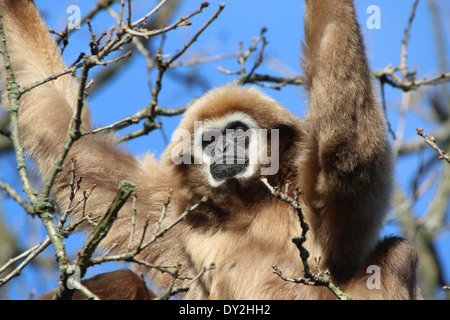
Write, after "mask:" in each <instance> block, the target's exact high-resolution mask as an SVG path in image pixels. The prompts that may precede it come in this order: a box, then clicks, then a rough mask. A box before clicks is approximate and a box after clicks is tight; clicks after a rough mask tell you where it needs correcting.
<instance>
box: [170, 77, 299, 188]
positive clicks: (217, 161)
mask: <svg viewBox="0 0 450 320" xmlns="http://www.w3.org/2000/svg"><path fill="white" fill-rule="evenodd" d="M298 121H299V119H298V118H296V117H295V116H293V115H292V114H290V113H289V112H288V111H287V110H286V109H285V108H284V107H282V106H281V105H280V104H279V103H278V102H276V101H275V100H273V99H271V98H269V97H267V96H265V95H264V94H262V93H261V92H260V91H259V90H257V89H255V88H247V87H241V86H233V85H228V86H224V87H221V88H217V89H214V90H212V91H210V92H208V93H207V94H205V95H204V96H203V97H201V98H199V99H198V100H197V101H196V102H195V103H194V104H193V105H192V106H191V107H190V108H189V109H188V110H187V111H186V113H185V115H184V118H183V120H182V121H181V123H180V125H179V127H178V129H177V130H176V131H175V133H174V135H173V136H172V142H171V143H170V145H169V147H168V149H167V150H166V153H165V159H166V161H167V159H168V158H169V157H170V160H169V161H170V162H171V163H172V164H175V165H177V166H178V170H179V172H180V173H181V174H182V179H183V180H184V182H188V183H189V184H190V185H193V186H194V185H199V184H208V185H209V186H210V187H213V188H216V187H219V186H221V185H223V184H225V183H226V182H227V181H238V182H244V181H248V180H249V179H250V178H252V177H259V176H261V175H263V176H267V175H275V174H277V173H278V170H279V164H280V152H281V151H282V149H283V148H284V147H285V146H286V143H285V141H284V142H283V141H281V140H282V139H286V132H284V131H286V130H285V129H286V128H291V127H299V123H298ZM280 128H283V130H281V129H280ZM281 131H283V132H284V133H283V132H281ZM294 131H295V130H294ZM292 137H294V135H293V136H292Z"/></svg>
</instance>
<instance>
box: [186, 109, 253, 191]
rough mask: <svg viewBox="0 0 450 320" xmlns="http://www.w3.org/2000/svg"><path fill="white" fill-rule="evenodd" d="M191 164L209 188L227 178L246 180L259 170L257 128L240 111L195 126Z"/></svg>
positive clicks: (247, 116) (251, 120) (250, 118)
mask: <svg viewBox="0 0 450 320" xmlns="http://www.w3.org/2000/svg"><path fill="white" fill-rule="evenodd" d="M195 129H196V130H195V131H194V143H193V145H192V147H193V150H194V161H195V163H199V164H200V165H201V168H202V169H201V170H202V172H203V174H204V176H205V177H207V179H208V182H209V184H210V185H211V186H212V187H218V186H219V185H221V184H223V183H224V182H225V181H227V180H230V179H237V180H245V179H248V178H250V177H252V176H254V175H255V171H256V169H257V168H258V167H259V154H258V150H259V148H258V147H259V141H258V131H259V129H260V128H259V127H258V125H257V123H256V121H255V120H254V119H252V117H250V116H249V115H248V114H245V113H243V112H234V113H231V114H228V115H225V116H222V117H221V118H217V119H206V120H204V121H202V122H197V123H196V128H195Z"/></svg>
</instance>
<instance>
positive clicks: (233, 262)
mask: <svg viewBox="0 0 450 320" xmlns="http://www.w3.org/2000/svg"><path fill="white" fill-rule="evenodd" d="M277 209H278V210H275V208H274V207H272V208H270V207H268V208H266V209H265V210H261V211H260V212H258V213H257V214H256V215H255V219H254V220H253V222H252V223H251V225H250V226H249V227H248V228H247V229H246V230H245V231H244V230H243V229H236V230H234V229H219V230H217V231H215V232H213V231H201V232H200V231H196V230H195V228H194V229H193V230H192V232H191V233H190V234H189V235H188V237H187V239H186V247H185V248H186V250H187V251H188V252H187V253H188V255H189V257H190V259H191V263H192V266H193V267H194V269H195V270H196V272H200V271H201V270H202V269H203V268H206V267H209V266H210V265H212V264H214V266H215V268H214V270H211V271H208V272H206V273H205V274H204V275H203V276H202V278H201V281H202V283H203V285H204V286H205V288H206V290H207V291H208V292H211V293H213V294H214V296H210V298H212V299H239V297H253V298H255V299H262V298H265V297H267V296H266V294H267V293H266V292H265V291H267V288H269V287H271V288H273V287H274V285H273V283H275V284H279V285H280V286H283V285H285V282H284V281H283V280H281V279H280V278H278V276H277V275H275V274H274V273H273V266H274V265H278V266H279V267H280V268H282V269H283V270H284V271H286V272H288V273H289V274H301V270H302V269H301V268H302V267H301V261H300V258H299V252H298V249H297V248H296V247H295V245H294V244H293V243H292V240H291V239H292V237H294V236H298V235H300V234H301V230H300V226H299V224H298V218H297V219H296V217H295V216H294V214H292V212H286V211H285V210H283V211H280V210H279V208H277ZM272 282H273V283H272ZM280 290H281V289H280Z"/></svg>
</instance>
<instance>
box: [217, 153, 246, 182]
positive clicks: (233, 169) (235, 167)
mask: <svg viewBox="0 0 450 320" xmlns="http://www.w3.org/2000/svg"><path fill="white" fill-rule="evenodd" d="M247 166H248V160H247V159H245V158H236V157H234V158H226V157H223V158H222V159H219V160H217V161H214V162H213V163H212V164H211V165H210V168H209V170H210V172H211V175H212V176H213V178H214V179H216V180H224V179H226V178H232V177H234V176H236V175H238V174H239V173H242V172H244V171H245V169H246V168H247Z"/></svg>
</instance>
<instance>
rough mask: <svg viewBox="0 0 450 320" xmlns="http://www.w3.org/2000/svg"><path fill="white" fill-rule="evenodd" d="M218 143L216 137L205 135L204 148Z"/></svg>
mask: <svg viewBox="0 0 450 320" xmlns="http://www.w3.org/2000/svg"><path fill="white" fill-rule="evenodd" d="M215 141H216V136H214V135H211V136H210V135H204V136H203V146H208V145H210V144H213V143H214V142H215Z"/></svg>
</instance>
